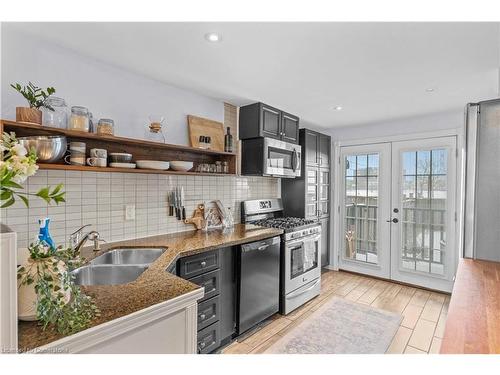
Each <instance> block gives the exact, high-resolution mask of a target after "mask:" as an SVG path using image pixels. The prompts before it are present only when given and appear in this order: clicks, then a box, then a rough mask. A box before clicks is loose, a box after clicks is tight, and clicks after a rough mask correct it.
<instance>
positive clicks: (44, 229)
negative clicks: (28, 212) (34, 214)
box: [38, 217, 56, 251]
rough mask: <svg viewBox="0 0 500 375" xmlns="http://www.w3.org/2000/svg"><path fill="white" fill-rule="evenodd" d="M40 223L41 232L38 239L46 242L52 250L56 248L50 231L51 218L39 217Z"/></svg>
mask: <svg viewBox="0 0 500 375" xmlns="http://www.w3.org/2000/svg"><path fill="white" fill-rule="evenodd" d="M38 223H39V224H40V232H39V233H38V239H39V240H40V242H45V244H47V245H48V246H49V247H50V249H51V250H52V251H55V250H56V244H55V242H54V240H53V239H52V237H51V236H50V232H49V223H50V219H49V218H48V217H46V218H45V219H39V220H38Z"/></svg>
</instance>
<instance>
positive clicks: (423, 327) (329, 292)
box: [222, 271, 450, 354]
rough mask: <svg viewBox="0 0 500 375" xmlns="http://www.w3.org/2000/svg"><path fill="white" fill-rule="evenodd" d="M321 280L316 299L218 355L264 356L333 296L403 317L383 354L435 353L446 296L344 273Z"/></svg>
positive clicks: (326, 275)
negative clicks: (271, 347) (266, 351)
mask: <svg viewBox="0 0 500 375" xmlns="http://www.w3.org/2000/svg"><path fill="white" fill-rule="evenodd" d="M321 277H322V280H321V294H320V295H319V296H318V297H317V298H315V299H313V300H312V301H309V302H308V303H306V304H305V305H303V306H302V307H300V308H299V309H297V310H295V311H293V312H292V313H291V314H289V315H287V316H281V315H279V314H276V315H275V316H273V317H272V318H271V322H270V323H269V324H267V325H264V326H263V327H262V328H261V329H259V330H257V331H256V332H255V333H253V334H252V335H250V336H247V337H244V338H243V339H241V340H240V339H238V340H237V341H234V342H233V343H231V344H230V345H228V346H227V347H226V348H224V349H223V350H222V353H224V354H246V353H262V352H264V351H265V350H266V349H267V348H268V347H269V346H271V345H272V344H273V343H274V342H276V341H277V340H278V339H280V338H281V337H283V335H286V334H287V333H288V332H290V331H292V330H293V329H294V328H295V327H296V326H297V325H298V324H299V323H300V322H302V321H303V320H304V319H307V317H308V316H309V315H311V314H312V313H313V312H314V311H316V310H317V309H318V308H319V307H320V306H321V305H323V304H324V303H325V302H326V301H328V300H329V299H330V298H332V297H333V296H337V297H339V296H340V297H343V298H345V299H348V300H350V301H355V302H358V303H362V304H366V305H370V306H373V307H377V308H379V309H383V310H387V311H393V312H398V313H401V314H402V315H403V320H402V322H401V325H400V327H399V329H398V331H397V333H396V335H395V336H394V339H393V340H392V343H391V345H390V346H389V349H388V350H387V353H393V354H394V353H397V354H402V353H404V354H426V353H430V354H433V353H439V348H440V345H441V340H442V337H443V331H444V327H445V321H446V315H447V312H448V305H449V301H450V297H449V295H447V294H441V293H436V292H429V291H426V290H422V289H418V288H414V287H408V286H404V285H400V284H396V283H392V282H389V281H382V280H377V279H374V278H371V277H368V276H361V275H355V274H351V273H347V272H337V271H327V272H324V273H323V274H322V275H321Z"/></svg>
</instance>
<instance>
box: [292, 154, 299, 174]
mask: <svg viewBox="0 0 500 375" xmlns="http://www.w3.org/2000/svg"><path fill="white" fill-rule="evenodd" d="M298 164H299V161H298V157H297V151H296V150H295V149H293V152H292V170H293V171H294V172H295V171H296V170H297V167H298Z"/></svg>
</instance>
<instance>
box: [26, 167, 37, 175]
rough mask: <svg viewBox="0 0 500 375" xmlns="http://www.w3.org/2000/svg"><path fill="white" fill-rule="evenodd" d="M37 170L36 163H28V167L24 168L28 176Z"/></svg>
mask: <svg viewBox="0 0 500 375" xmlns="http://www.w3.org/2000/svg"><path fill="white" fill-rule="evenodd" d="M37 170H38V165H36V164H31V165H28V168H27V170H26V174H27V175H28V176H33V175H34V174H35V173H36V171H37Z"/></svg>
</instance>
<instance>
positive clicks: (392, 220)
mask: <svg viewBox="0 0 500 375" xmlns="http://www.w3.org/2000/svg"><path fill="white" fill-rule="evenodd" d="M391 222H392V223H394V224H397V223H399V220H398V219H397V218H394V219H390V220H386V223H391Z"/></svg>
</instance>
